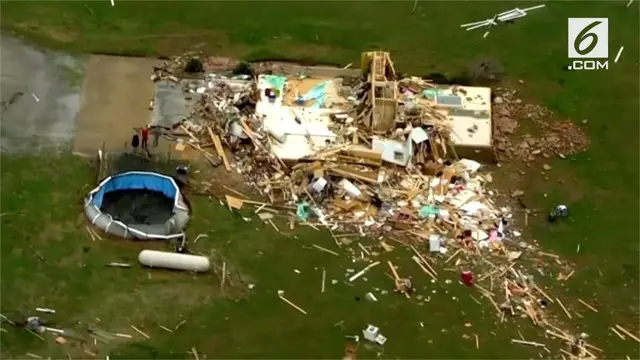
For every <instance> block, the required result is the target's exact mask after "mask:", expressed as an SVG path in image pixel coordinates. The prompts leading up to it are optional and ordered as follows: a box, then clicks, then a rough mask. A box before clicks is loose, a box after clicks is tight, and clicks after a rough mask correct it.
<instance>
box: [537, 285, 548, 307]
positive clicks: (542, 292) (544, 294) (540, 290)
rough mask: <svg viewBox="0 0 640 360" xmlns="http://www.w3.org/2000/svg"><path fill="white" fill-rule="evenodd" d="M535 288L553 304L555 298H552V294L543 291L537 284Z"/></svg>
mask: <svg viewBox="0 0 640 360" xmlns="http://www.w3.org/2000/svg"><path fill="white" fill-rule="evenodd" d="M533 288H534V289H535V290H536V291H537V292H539V293H540V294H541V295H542V296H544V297H545V299H547V300H549V302H550V303H552V304H553V299H552V298H551V296H549V295H547V293H545V292H544V291H542V289H540V288H539V287H538V286H537V285H534V286H533Z"/></svg>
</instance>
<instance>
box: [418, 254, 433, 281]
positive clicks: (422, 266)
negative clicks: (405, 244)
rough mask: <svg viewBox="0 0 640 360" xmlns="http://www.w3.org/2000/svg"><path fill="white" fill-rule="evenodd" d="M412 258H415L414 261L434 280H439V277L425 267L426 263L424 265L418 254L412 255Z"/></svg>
mask: <svg viewBox="0 0 640 360" xmlns="http://www.w3.org/2000/svg"><path fill="white" fill-rule="evenodd" d="M411 259H413V261H414V262H415V263H416V264H418V266H419V267H420V269H422V271H424V272H425V273H427V274H428V275H429V276H431V278H432V279H433V280H436V281H437V280H438V278H437V277H436V276H435V275H433V274H432V273H431V272H430V271H429V269H427V268H426V267H424V265H422V263H421V262H420V260H419V259H418V257H417V256H412V257H411Z"/></svg>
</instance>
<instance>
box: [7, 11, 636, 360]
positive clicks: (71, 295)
mask: <svg viewBox="0 0 640 360" xmlns="http://www.w3.org/2000/svg"><path fill="white" fill-rule="evenodd" d="M625 3H626V1H624V2H614V1H610V2H604V1H603V2H552V3H550V4H549V5H548V7H547V8H546V9H543V10H538V11H537V12H536V13H532V14H531V15H530V16H528V17H527V18H525V19H523V20H522V21H520V22H517V23H516V24H514V25H511V26H507V27H504V28H499V29H495V30H493V31H492V32H491V34H490V35H489V37H487V38H486V39H482V37H481V34H482V31H479V32H477V33H475V32H464V31H462V30H461V29H460V28H459V27H458V25H459V24H462V23H465V22H471V21H477V20H480V19H482V18H486V17H489V16H490V15H491V14H494V13H496V12H501V11H504V10H506V9H509V8H512V7H514V6H518V4H520V5H522V4H524V2H509V3H505V2H464V3H451V2H428V3H427V2H420V3H419V5H418V8H417V11H416V13H415V14H414V15H411V14H410V13H411V8H412V6H413V2H372V3H367V2H321V3H320V2H315V3H309V2H255V3H248V2H172V3H169V2H125V1H118V0H116V6H115V7H113V8H112V7H110V6H109V2H108V1H103V2H90V3H84V2H2V9H1V10H2V12H1V23H2V26H3V28H5V29H9V30H12V31H15V32H16V33H18V34H20V35H24V36H26V37H27V38H30V39H32V40H35V41H37V42H39V43H41V44H43V45H46V46H49V47H53V48H58V49H64V50H69V51H75V52H100V53H119V54H137V55H143V54H144V55H147V54H149V55H170V54H173V53H177V52H180V51H183V50H202V51H207V52H210V53H213V54H219V55H226V56H237V57H243V58H246V59H258V58H277V59H283V58H288V59H306V60H314V61H318V62H326V63H336V64H347V63H350V62H356V61H358V59H359V53H360V52H361V51H362V50H366V49H372V48H383V49H386V50H389V51H391V52H392V55H393V58H394V60H395V61H396V66H397V67H398V68H399V69H400V70H401V71H404V72H409V73H415V74H426V73H430V72H434V71H437V72H442V73H446V74H448V75H456V74H458V73H460V72H461V71H462V70H464V69H465V67H466V66H467V64H469V63H470V62H472V61H473V60H475V59H478V58H487V57H488V58H493V59H497V60H498V61H500V62H501V63H502V64H503V66H504V68H505V70H506V73H507V79H508V80H516V79H522V80H523V81H524V84H525V85H524V86H520V89H521V91H522V96H523V97H525V98H527V99H534V100H535V101H538V102H541V103H544V104H546V105H547V106H549V107H550V108H551V109H553V110H554V111H555V112H557V113H558V114H559V116H561V117H568V118H571V119H573V120H574V121H576V122H577V123H580V124H581V126H584V128H585V130H586V131H587V133H588V134H589V136H590V137H591V146H590V148H589V150H588V151H587V152H585V153H583V154H580V155H578V156H575V157H572V158H570V159H567V160H560V159H557V160H549V161H548V163H549V164H551V165H552V166H553V170H551V171H550V172H549V173H550V174H549V175H550V176H549V180H544V178H543V176H541V175H540V174H539V172H540V169H539V167H535V166H534V167H533V168H531V169H527V175H526V177H522V178H521V179H519V180H518V183H515V184H512V185H513V187H520V188H523V189H525V190H526V196H527V197H528V199H527V200H528V201H529V202H530V203H532V204H535V205H537V206H538V207H539V208H542V209H548V208H551V207H553V206H554V205H555V204H557V203H559V202H565V203H567V202H568V203H567V205H569V208H570V210H571V219H570V221H568V222H566V223H558V224H554V225H553V226H549V225H548V224H546V223H545V221H544V219H538V220H536V221H534V222H533V223H532V229H531V233H530V234H529V236H533V237H535V238H536V239H537V240H539V241H540V242H541V243H542V244H543V246H544V247H545V248H547V249H549V250H551V251H556V252H559V253H561V254H563V255H564V256H565V257H567V258H569V259H571V260H572V261H574V262H575V263H576V264H577V267H576V273H575V275H574V276H573V278H572V279H571V280H570V281H569V282H567V283H565V284H564V285H563V286H556V287H555V290H554V291H555V292H556V294H558V295H560V294H562V296H575V297H580V298H582V299H584V300H587V299H590V301H591V302H593V303H597V304H599V307H600V309H601V311H600V312H599V313H597V314H594V313H589V314H586V313H585V318H584V319H577V318H574V319H573V320H572V322H574V325H575V328H576V329H577V330H579V331H585V332H587V333H589V334H590V335H591V336H592V338H593V339H594V341H593V342H594V343H595V344H596V345H598V346H600V347H602V348H603V349H605V350H606V352H607V356H608V357H611V358H623V357H624V356H625V355H628V356H630V357H631V358H638V357H640V352H639V351H638V347H637V344H636V343H633V342H631V341H629V340H627V341H621V340H619V339H618V338H617V337H615V336H613V335H611V333H609V332H608V331H607V327H608V326H611V325H612V324H615V323H619V324H623V325H625V326H626V327H627V328H629V329H633V330H637V327H638V326H637V324H638V320H639V315H638V301H639V299H638V293H639V288H638V274H639V271H640V268H639V266H638V243H639V242H638V240H639V237H638V219H639V218H640V216H639V213H638V208H639V205H640V204H639V198H640V194H639V191H638V189H639V186H638V185H639V184H638V167H639V164H640V159H639V157H638V154H639V148H638V133H639V132H638V130H639V129H638V123H639V121H638V120H639V114H638V109H639V106H640V104H639V100H638V99H639V95H640V94H639V87H638V79H639V78H640V73H639V71H638V61H639V59H640V49H639V46H638V44H639V40H640V39H639V35H638V34H639V33H638V28H639V24H640V22H639V17H638V4H637V3H634V4H633V5H632V6H631V7H630V8H625ZM527 4H530V3H527ZM257 7H260V8H259V10H258V11H254V10H255V9H256V8H257ZM567 17H608V18H609V42H610V50H609V52H610V54H611V56H614V55H615V52H616V51H617V49H618V48H619V46H622V45H624V46H625V50H624V53H623V55H622V57H621V60H620V62H619V63H616V64H613V63H612V61H611V63H612V64H610V66H611V67H610V69H609V70H608V71H598V72H595V71H594V72H576V71H566V70H565V69H564V67H565V66H566V65H568V60H567V58H566V54H567V52H566V44H567V39H566V23H567ZM612 53H613V54H612ZM585 119H586V120H587V121H586V123H584V124H583V120H585ZM93 177H94V176H93V174H92V173H91V169H90V166H89V165H88V164H86V163H84V162H83V161H82V160H78V159H73V158H70V157H64V156H63V157H60V158H55V159H52V158H48V157H43V156H32V157H28V158H11V157H7V156H3V157H2V178H1V180H2V196H1V205H2V210H1V211H2V213H3V214H4V215H3V216H2V218H1V219H0V220H1V221H2V234H1V235H2V247H1V250H2V265H1V270H2V283H1V290H2V306H1V309H2V312H3V313H5V312H10V311H14V310H17V309H30V308H33V307H34V306H47V307H51V308H55V309H57V310H58V311H59V314H56V316H55V317H54V318H53V319H54V320H58V322H59V323H63V324H66V325H68V324H70V323H72V322H75V321H82V322H83V323H87V322H89V321H94V319H95V318H96V317H97V318H100V319H101V320H102V321H103V322H104V323H105V325H104V327H105V328H107V327H108V329H109V330H112V331H118V330H119V331H122V332H128V333H132V331H131V330H130V329H129V325H131V324H133V325H136V326H138V327H140V328H143V329H144V330H145V331H146V332H148V333H149V334H150V335H151V336H152V338H151V340H150V341H146V340H144V339H142V338H140V339H139V341H135V342H121V343H118V342H117V341H114V342H111V343H109V344H103V345H102V347H101V350H102V352H101V353H100V354H103V352H104V353H110V354H111V356H112V357H114V358H115V357H123V358H124V357H126V358H148V357H155V358H178V357H185V356H188V355H187V354H186V351H188V350H189V349H190V348H191V347H192V346H195V347H196V348H197V349H198V351H200V352H202V353H204V354H206V355H207V357H208V358H212V357H216V358H224V357H282V358H293V357H305V358H309V357H337V356H340V355H341V353H342V342H343V337H342V336H343V335H345V334H356V333H358V332H359V331H360V329H361V328H362V327H363V326H364V325H366V324H367V323H374V324H377V325H379V326H380V327H381V328H382V329H383V332H384V333H385V334H386V335H387V336H388V337H389V342H388V343H387V345H386V346H385V348H384V353H383V354H382V355H380V356H383V357H405V358H407V357H430V358H496V357H502V358H524V357H534V356H536V353H535V351H533V350H531V349H529V348H525V349H523V348H522V347H518V346H516V345H510V344H508V341H507V339H509V338H511V337H515V336H513V334H514V333H515V328H516V325H513V324H510V325H507V326H504V325H499V324H498V325H496V324H495V316H493V311H492V310H491V309H490V307H488V306H486V307H485V306H478V305H476V304H475V303H474V302H473V301H471V299H470V298H469V297H468V296H467V294H466V293H467V290H466V289H462V288H460V287H458V286H456V285H454V284H455V281H454V284H451V285H445V284H444V283H443V284H438V285H436V286H435V287H434V286H433V285H431V284H430V283H429V284H428V285H429V290H432V289H435V290H436V291H437V292H436V294H430V295H431V296H432V300H431V302H429V303H424V304H423V305H418V304H417V303H416V301H412V302H407V300H405V299H402V298H397V297H394V296H392V295H386V296H383V297H382V298H381V300H380V301H379V302H377V303H369V302H366V301H364V300H362V301H356V300H355V298H354V297H355V296H360V297H363V295H364V293H365V292H366V291H370V290H371V289H372V287H379V288H384V289H388V287H389V285H388V279H387V278H386V277H384V276H372V277H371V278H370V279H369V281H368V282H367V283H360V284H358V285H357V286H356V287H349V286H346V285H344V284H342V283H338V284H336V285H334V286H329V287H328V290H327V292H326V293H324V294H321V293H320V292H319V291H320V290H319V288H320V273H321V268H323V267H324V268H325V269H326V270H327V274H328V276H327V277H328V278H333V279H342V278H343V277H344V273H345V271H346V268H355V269H358V268H359V267H360V266H361V264H351V262H350V257H348V256H345V255H344V254H343V256H342V257H340V258H337V257H333V256H332V255H329V254H325V253H320V252H317V251H315V250H313V249H312V248H309V244H312V243H316V244H319V245H322V246H325V247H331V246H332V243H333V241H332V240H331V238H330V237H328V236H327V235H326V234H323V233H318V232H314V231H312V230H311V231H306V232H301V233H299V234H298V239H293V238H288V237H284V236H282V235H279V234H277V233H276V232H275V231H273V230H272V229H271V228H270V227H266V226H264V225H262V224H258V223H256V222H255V220H254V222H252V223H249V224H247V223H245V222H244V221H243V220H242V219H241V218H240V217H238V216H237V215H233V214H231V213H230V212H229V211H228V210H227V209H226V208H224V207H221V206H219V205H218V204H217V202H211V201H209V200H207V199H204V198H198V199H194V209H195V210H194V211H195V214H196V215H195V223H194V224H193V226H191V227H190V229H189V233H190V235H193V236H195V235H197V234H198V233H202V232H208V233H209V234H210V237H209V238H208V239H204V240H201V241H200V242H199V243H198V244H197V245H198V246H197V249H198V250H199V251H201V252H204V253H209V252H211V251H212V250H215V251H216V252H218V253H220V254H221V255H222V256H224V257H225V259H227V261H228V262H229V263H230V264H233V265H234V267H236V268H237V269H238V271H239V272H240V273H242V274H243V275H244V276H246V277H247V278H248V279H250V282H252V283H255V284H256V287H255V288H254V290H253V291H252V292H248V293H247V292H246V291H242V294H240V295H242V296H240V297H235V296H231V297H230V296H226V295H229V294H227V293H221V292H220V287H219V284H218V282H217V279H216V277H215V276H214V275H208V276H204V277H191V276H185V274H176V273H163V272H150V271H148V270H143V269H130V270H126V269H110V268H104V266H103V264H104V263H105V262H107V261H132V262H133V261H135V257H136V255H137V252H138V251H139V250H140V249H141V248H142V246H141V245H138V244H132V243H130V242H124V241H115V240H108V241H107V240H105V241H102V242H92V241H91V240H90V239H89V238H88V237H87V235H86V233H84V229H83V227H84V224H85V222H84V219H83V217H82V215H81V211H80V210H81V197H82V195H83V194H84V193H85V192H86V191H87V190H88V189H89V187H90V186H93ZM203 214H207V215H203ZM578 245H580V249H581V250H580V252H579V253H576V247H577V246H578ZM86 249H88V250H86ZM38 254H40V255H41V256H42V257H43V258H44V259H45V261H44V262H43V261H41V260H39V258H38ZM387 257H389V258H390V259H393V260H394V262H396V261H397V262H398V263H399V264H401V265H405V264H404V263H403V261H404V260H402V259H407V258H408V256H407V254H405V250H404V249H400V248H397V249H396V251H394V252H393V253H391V254H388V255H387ZM382 259H383V260H384V259H386V257H383V258H382ZM294 269H298V270H299V271H300V272H301V274H297V273H295V272H294ZM405 269H406V272H407V273H408V274H413V275H414V277H415V278H419V279H422V278H424V277H423V275H420V274H418V273H417V272H413V270H412V269H413V267H411V266H410V265H409V264H406V266H403V267H402V271H405ZM455 277H456V275H455V274H454V273H451V274H450V275H449V278H451V279H453V280H455ZM248 281H249V280H248ZM419 285H420V287H422V286H423V285H427V284H419ZM278 289H282V290H285V291H286V293H285V296H287V297H288V298H290V299H291V300H293V301H294V302H296V303H298V304H299V305H300V306H302V307H304V308H305V309H306V310H307V311H308V312H309V315H307V316H303V315H302V314H300V313H297V312H296V311H295V310H294V309H292V308H289V307H288V306H287V305H285V304H283V303H282V302H281V301H280V300H279V299H278V298H277V296H276V292H277V290H278ZM445 291H448V293H445ZM231 295H235V293H234V294H231ZM452 296H455V297H457V298H458V299H459V301H454V300H452V299H451V298H452ZM182 318H184V319H188V321H187V323H186V324H185V325H184V326H183V327H181V328H180V329H179V330H178V331H176V332H175V333H173V334H169V333H166V332H164V331H163V330H161V329H160V328H159V327H158V326H157V325H156V323H160V324H163V325H165V326H170V327H172V326H173V325H175V324H176V323H178V322H180V320H181V319H182ZM340 321H344V323H342V324H340V325H339V326H334V324H336V323H339V322H340ZM420 322H423V324H424V327H421V326H420V325H419V323H420ZM466 322H470V323H472V324H473V326H472V327H471V328H465V327H464V326H463V324H464V323H466ZM519 324H520V330H521V331H522V332H523V334H524V335H525V336H526V337H527V338H528V339H531V340H541V338H540V336H539V334H538V335H535V334H536V333H537V331H536V330H534V329H531V328H530V327H529V326H528V324H527V325H525V323H523V322H519ZM3 327H4V326H3ZM490 331H493V333H494V334H495V335H494V334H492V333H490ZM473 333H476V334H479V335H480V339H481V349H480V350H476V349H475V344H474V343H473V340H465V339H463V337H462V336H463V334H466V335H468V336H470V337H471V338H472V337H473ZM1 335H2V338H1V341H2V343H1V345H2V355H3V358H5V357H13V358H17V357H24V354H25V353H26V352H32V353H37V354H40V355H42V356H44V357H47V356H52V357H60V356H64V353H65V352H66V351H71V352H73V351H76V352H77V351H79V350H78V349H70V350H69V349H64V348H63V347H60V346H56V345H51V344H49V345H47V344H45V343H43V342H42V341H40V340H39V339H37V338H36V337H34V336H33V335H31V334H29V333H26V332H16V331H15V330H12V329H11V330H10V332H9V333H1ZM80 354H81V351H80ZM376 355H377V351H376V350H371V351H367V352H363V353H361V354H360V356H361V357H367V358H371V357H375V356H376Z"/></svg>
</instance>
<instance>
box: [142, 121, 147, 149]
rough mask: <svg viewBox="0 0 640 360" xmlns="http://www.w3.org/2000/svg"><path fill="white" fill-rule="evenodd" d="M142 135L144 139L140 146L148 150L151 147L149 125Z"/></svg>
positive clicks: (143, 129) (144, 128)
mask: <svg viewBox="0 0 640 360" xmlns="http://www.w3.org/2000/svg"><path fill="white" fill-rule="evenodd" d="M140 135H141V137H142V143H141V144H140V145H141V147H142V148H143V149H147V148H148V145H149V125H147V126H145V127H143V128H142V130H141V131H140Z"/></svg>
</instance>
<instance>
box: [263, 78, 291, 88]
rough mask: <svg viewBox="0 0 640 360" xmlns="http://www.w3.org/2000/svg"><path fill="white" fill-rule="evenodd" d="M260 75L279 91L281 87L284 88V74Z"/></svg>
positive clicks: (285, 79) (285, 80)
mask: <svg viewBox="0 0 640 360" xmlns="http://www.w3.org/2000/svg"><path fill="white" fill-rule="evenodd" d="M262 76H264V81H266V82H267V83H268V84H269V85H271V86H272V87H273V88H274V89H278V90H279V91H282V89H283V88H284V83H286V82H287V78H286V77H284V76H278V75H262Z"/></svg>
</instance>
